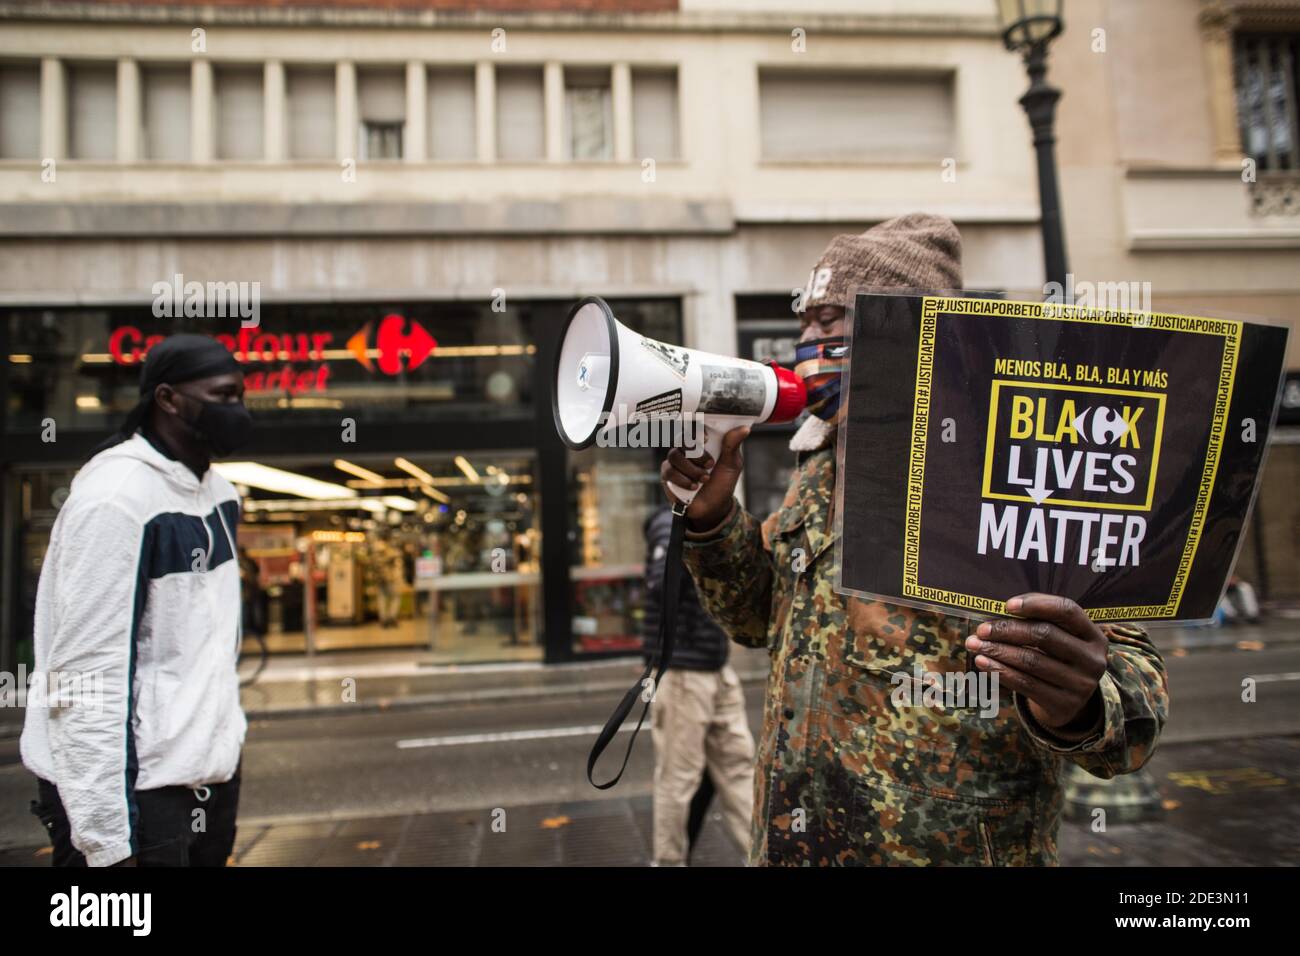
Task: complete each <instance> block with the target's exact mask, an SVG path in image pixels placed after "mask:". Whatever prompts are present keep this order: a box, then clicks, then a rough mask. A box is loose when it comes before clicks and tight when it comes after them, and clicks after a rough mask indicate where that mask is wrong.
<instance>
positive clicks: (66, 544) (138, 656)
mask: <svg viewBox="0 0 1300 956" xmlns="http://www.w3.org/2000/svg"><path fill="white" fill-rule="evenodd" d="M238 520H239V499H238V496H237V494H236V492H235V489H234V488H233V487H232V486H231V484H230V482H228V481H226V479H224V478H222V477H221V476H220V475H218V474H217V473H216V472H215V471H213V470H212V469H211V468H209V469H208V471H207V472H206V474H204V476H203V480H202V481H200V480H199V479H198V478H197V477H196V476H195V474H194V472H192V471H190V469H189V468H187V467H186V466H185V465H184V464H182V463H181V462H179V461H174V460H172V459H170V458H168V457H167V456H166V455H164V454H162V453H161V452H159V451H158V450H157V449H156V448H154V447H153V445H151V444H150V443H149V441H148V440H147V439H145V438H144V436H143V435H141V434H139V433H137V434H136V435H135V436H133V437H132V438H130V439H129V440H127V441H125V442H123V443H121V444H119V445H116V446H114V447H112V448H109V449H107V450H106V451H103V452H101V453H100V454H98V455H96V456H95V457H94V458H92V459H91V460H90V461H89V462H87V463H86V465H85V466H84V467H83V468H82V469H81V471H80V472H78V474H77V477H76V479H75V480H74V481H73V483H72V489H71V493H70V494H69V495H68V499H67V501H66V502H65V503H64V505H63V508H62V509H61V510H60V512H59V516H58V518H57V520H56V521H55V522H54V529H53V531H52V533H51V535H50V545H49V549H48V551H47V552H46V555H45V562H44V564H43V565H42V567H41V578H40V584H39V586H38V588H37V594H36V624H35V643H36V647H35V655H36V671H38V672H41V673H43V674H45V675H47V677H46V679H47V680H50V682H51V685H52V684H53V682H54V678H50V677H48V675H50V674H51V672H57V673H58V674H59V675H61V678H62V679H64V680H66V679H67V677H68V675H69V674H72V675H77V676H79V677H80V679H81V682H82V683H81V686H82V688H83V694H82V696H81V697H79V698H78V699H76V700H73V701H72V702H71V703H70V704H69V702H68V701H67V700H53V699H52V700H51V701H50V704H51V706H33V705H32V702H31V701H30V700H29V705H28V709H27V714H26V722H25V724H24V726H23V735H22V741H21V750H22V758H23V764H24V765H25V766H26V767H27V769H29V770H30V771H31V772H32V773H34V774H37V775H38V776H40V777H43V778H45V779H46V780H48V781H50V782H51V783H53V784H54V785H55V786H57V787H58V789H59V797H60V799H61V801H62V803H63V806H64V808H65V810H66V811H67V815H68V820H69V822H70V823H71V824H72V843H73V845H74V846H75V847H76V848H77V849H78V850H80V851H81V852H82V853H83V854H85V856H86V861H87V862H88V863H89V864H90V865H91V866H109V865H112V864H113V863H117V862H119V861H121V860H124V859H126V858H127V857H128V856H131V855H132V854H134V853H135V852H136V851H137V850H138V849H139V847H138V846H137V845H136V833H135V831H136V826H135V824H136V817H137V809H136V803H135V792H136V791H137V790H154V789H157V788H159V787H167V786H176V785H179V786H185V787H198V786H200V785H203V784H210V783H222V782H225V781H227V780H229V779H230V778H231V777H233V776H234V773H235V770H236V768H237V766H238V764H239V756H240V750H241V748H242V746H243V742H244V731H245V728H246V727H247V723H246V721H245V719H244V713H243V711H242V710H241V709H240V706H239V679H238V676H237V674H236V663H237V660H238V656H239V641H240V637H241V634H240V593H239V562H238V560H237V559H236V547H235V527H236V524H237V523H238ZM96 682H97V683H96ZM63 686H67V685H66V684H64V685H63ZM90 686H97V687H99V688H102V699H101V700H100V701H99V706H98V707H96V706H94V705H93V703H92V702H90V701H89V697H90V695H88V694H85V693H84V689H85V688H87V687H90ZM51 697H53V694H52V693H51Z"/></svg>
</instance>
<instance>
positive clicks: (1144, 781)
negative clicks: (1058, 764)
mask: <svg viewBox="0 0 1300 956" xmlns="http://www.w3.org/2000/svg"><path fill="white" fill-rule="evenodd" d="M1098 809H1101V810H1104V811H1105V812H1106V817H1105V820H1106V823H1107V824H1110V823H1143V822H1146V821H1148V820H1154V819H1156V818H1158V817H1159V816H1160V815H1161V813H1162V812H1163V805H1162V802H1161V797H1160V788H1159V787H1158V786H1156V781H1155V777H1154V776H1153V775H1152V774H1151V772H1150V771H1149V770H1147V769H1146V768H1145V767H1143V768H1142V769H1141V770H1138V771H1136V772H1135V773H1125V774H1120V775H1119V776H1117V777H1112V778H1111V779H1109V780H1103V779H1102V778H1101V777H1094V776H1093V775H1092V774H1090V773H1088V771H1086V770H1083V769H1081V768H1080V767H1078V766H1076V765H1075V764H1069V765H1067V767H1066V770H1065V818H1066V819H1067V820H1070V821H1072V822H1075V823H1092V822H1093V820H1094V818H1095V811H1096V810H1098Z"/></svg>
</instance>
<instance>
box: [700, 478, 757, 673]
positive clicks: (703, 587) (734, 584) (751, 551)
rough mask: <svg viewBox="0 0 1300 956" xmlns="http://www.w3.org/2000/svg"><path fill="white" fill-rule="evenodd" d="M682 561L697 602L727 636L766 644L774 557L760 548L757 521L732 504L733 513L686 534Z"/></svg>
mask: <svg viewBox="0 0 1300 956" xmlns="http://www.w3.org/2000/svg"><path fill="white" fill-rule="evenodd" d="M682 561H683V562H684V563H685V565H686V569H687V570H688V571H690V573H691V577H692V578H693V579H694V580H695V589H696V591H697V592H698V593H699V596H700V604H702V605H703V606H704V609H705V610H706V611H708V612H709V615H710V616H711V617H712V618H713V619H714V620H715V621H717V622H718V624H719V625H720V626H721V627H722V629H723V630H724V631H726V632H727V636H728V637H730V638H731V639H732V640H733V641H735V642H736V643H737V644H743V645H745V646H746V647H766V646H767V625H768V619H769V617H770V616H771V608H772V555H771V553H770V552H768V551H767V550H766V549H765V548H764V547H763V535H762V531H761V529H760V527H759V524H758V520H757V519H756V518H755V517H754V516H753V515H751V514H750V513H749V512H748V511H746V510H745V509H744V508H742V507H740V505H738V504H735V503H733V504H732V506H731V514H730V515H729V516H728V517H727V519H726V520H725V521H723V522H722V524H720V525H719V526H718V527H717V528H715V529H714V530H713V531H710V532H706V533H704V534H692V533H690V532H687V534H686V540H685V543H684V544H683V546H682Z"/></svg>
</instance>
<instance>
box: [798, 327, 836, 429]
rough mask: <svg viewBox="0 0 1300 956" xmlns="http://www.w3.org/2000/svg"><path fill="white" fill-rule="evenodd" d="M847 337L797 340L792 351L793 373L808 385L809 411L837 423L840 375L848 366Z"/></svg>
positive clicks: (822, 418)
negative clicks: (797, 342) (808, 340)
mask: <svg viewBox="0 0 1300 956" xmlns="http://www.w3.org/2000/svg"><path fill="white" fill-rule="evenodd" d="M848 360H849V344H848V339H846V338H845V337H844V336H842V335H836V336H833V337H832V338H828V339H814V340H813V341H811V342H800V343H799V344H798V345H796V346H795V351H794V362H795V364H794V372H795V374H796V375H798V376H799V377H800V378H802V379H803V380H804V383H805V384H806V385H807V386H808V411H810V412H812V413H813V414H814V415H816V416H817V417H818V418H820V419H821V420H822V421H825V422H838V421H839V420H840V417H841V415H840V413H841V411H842V410H843V407H844V406H843V405H841V404H840V375H841V373H842V372H843V371H844V370H845V369H847V368H848Z"/></svg>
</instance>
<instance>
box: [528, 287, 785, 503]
mask: <svg viewBox="0 0 1300 956" xmlns="http://www.w3.org/2000/svg"><path fill="white" fill-rule="evenodd" d="M807 397H808V390H807V387H806V386H805V385H804V381H803V379H801V378H800V377H799V376H798V375H796V374H794V372H791V371H790V370H789V369H785V368H781V367H780V366H779V365H777V364H775V363H771V364H768V365H763V364H761V363H759V362H751V361H749V360H748V359H740V358H733V357H731V356H729V355H718V354H715V353H713V352H704V351H701V350H699V349H689V348H684V347H683V346H680V345H671V344H669V343H667V342H660V341H658V340H657V339H652V338H650V337H649V336H645V335H640V334H638V333H637V332H634V331H632V330H631V329H629V328H628V327H627V326H626V325H624V324H623V323H621V322H619V321H618V320H617V319H616V318H614V313H613V312H612V311H610V308H609V305H608V304H607V303H606V302H605V300H604V299H601V298H599V297H597V296H588V297H587V298H585V299H583V300H581V301H580V302H578V303H577V304H576V305H575V306H574V307H573V309H572V311H570V312H569V317H568V319H567V320H566V322H565V325H564V331H563V334H562V336H561V340H560V348H559V351H558V352H557V354H556V361H555V377H554V379H553V385H552V392H551V398H552V407H553V410H554V414H555V427H556V430H557V431H558V432H559V434H560V438H561V439H562V440H563V441H564V443H565V444H566V445H568V446H569V447H570V448H574V449H581V448H586V447H588V446H590V445H592V444H593V443H595V442H597V441H598V440H602V439H603V440H604V441H606V442H611V441H612V442H613V443H617V436H618V434H619V432H620V430H623V429H628V428H636V427H640V426H643V425H647V424H650V425H655V426H660V425H663V424H665V423H668V422H670V421H672V422H675V423H676V424H677V425H680V426H681V427H680V428H679V429H678V433H677V436H675V437H673V438H672V440H671V441H667V442H663V443H662V444H658V443H655V444H656V447H673V446H674V445H677V446H679V447H678V450H675V451H674V452H673V453H672V454H671V455H670V456H669V457H670V463H671V465H672V469H671V470H672V471H674V472H677V473H679V474H680V475H682V476H684V477H685V478H688V479H690V480H688V481H684V482H683V481H678V480H675V479H670V478H669V475H668V474H667V473H666V472H663V473H661V477H662V478H663V479H664V488H665V490H667V491H668V493H669V496H670V500H673V499H675V503H674V507H675V508H680V507H682V506H687V507H689V506H690V505H692V503H693V501H694V499H695V497H696V495H697V494H699V495H700V497H701V498H703V502H704V503H703V504H702V505H701V506H700V507H699V508H698V509H696V508H690V509H689V511H688V514H689V515H690V517H691V519H692V520H691V523H692V525H693V526H697V527H701V528H707V527H709V526H708V525H705V524H703V522H704V521H705V520H706V519H707V518H709V517H712V516H714V515H715V514H716V513H717V511H719V510H720V509H721V508H722V507H723V505H724V503H726V502H727V499H728V498H729V497H730V495H731V492H732V491H733V490H735V487H736V480H737V479H738V478H739V476H740V471H741V468H742V461H741V455H740V442H741V441H743V440H744V437H745V434H748V430H747V426H748V425H750V424H753V423H754V422H788V421H793V420H794V419H795V418H796V417H798V415H799V413H800V412H802V411H803V408H804V405H805V403H806V402H807ZM687 426H691V427H689V428H688V427H687ZM657 430H658V431H660V432H662V429H657ZM688 431H689V432H690V436H689V437H688V436H687V432H688ZM724 436H726V443H725V445H724ZM682 445H686V446H687V447H688V448H689V449H690V451H691V453H692V454H693V455H694V459H693V460H692V459H690V458H688V457H687V456H686V454H684V453H683V452H682V451H681V450H680V446H682ZM701 446H702V447H703V452H702V453H701ZM701 463H704V464H701ZM710 470H712V471H713V477H711V478H709V477H705V476H706V475H707V474H708V472H709V471H710ZM694 483H699V485H700V488H692V487H691V485H692V484H694ZM710 485H712V486H713V489H712V490H709V491H708V493H707V494H706V493H704V492H703V491H702V490H701V488H707V487H709V486H710ZM726 507H728V508H729V507H730V505H729V504H727V505H726ZM722 517H726V514H725V512H724V513H723V515H722ZM719 520H721V519H719ZM715 524H716V522H715Z"/></svg>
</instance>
